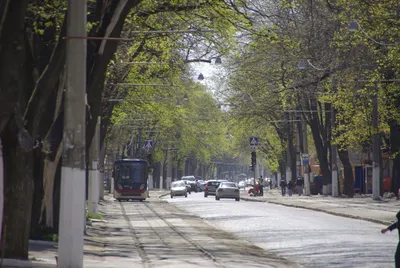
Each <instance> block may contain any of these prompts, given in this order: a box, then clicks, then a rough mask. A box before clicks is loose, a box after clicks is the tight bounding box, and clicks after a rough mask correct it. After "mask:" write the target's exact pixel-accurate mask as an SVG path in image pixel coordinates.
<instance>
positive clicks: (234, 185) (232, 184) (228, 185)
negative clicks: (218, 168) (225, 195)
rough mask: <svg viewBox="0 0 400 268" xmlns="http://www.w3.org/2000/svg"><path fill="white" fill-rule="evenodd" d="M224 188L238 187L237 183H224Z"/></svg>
mask: <svg viewBox="0 0 400 268" xmlns="http://www.w3.org/2000/svg"><path fill="white" fill-rule="evenodd" d="M221 186H222V187H236V183H234V182H223V183H222V184H221Z"/></svg>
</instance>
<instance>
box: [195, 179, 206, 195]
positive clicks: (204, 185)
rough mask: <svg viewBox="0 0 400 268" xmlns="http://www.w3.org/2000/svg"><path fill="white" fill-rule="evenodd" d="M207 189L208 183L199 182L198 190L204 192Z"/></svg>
mask: <svg viewBox="0 0 400 268" xmlns="http://www.w3.org/2000/svg"><path fill="white" fill-rule="evenodd" d="M205 188H206V182H205V181H203V180H197V190H198V191H199V192H203V191H204V190H205Z"/></svg>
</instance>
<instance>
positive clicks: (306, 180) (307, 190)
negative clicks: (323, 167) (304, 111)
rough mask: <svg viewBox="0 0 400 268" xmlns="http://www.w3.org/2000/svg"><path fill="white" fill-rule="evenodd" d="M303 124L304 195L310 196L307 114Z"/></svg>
mask: <svg viewBox="0 0 400 268" xmlns="http://www.w3.org/2000/svg"><path fill="white" fill-rule="evenodd" d="M302 126H303V127H302V129H303V166H304V195H307V196H308V195H311V187H310V173H309V171H310V168H309V165H310V163H309V161H310V156H309V155H308V137H307V121H306V116H305V115H304V119H303V122H302Z"/></svg>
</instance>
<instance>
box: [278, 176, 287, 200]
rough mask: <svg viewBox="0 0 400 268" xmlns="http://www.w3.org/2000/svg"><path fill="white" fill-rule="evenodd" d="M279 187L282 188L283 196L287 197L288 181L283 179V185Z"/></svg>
mask: <svg viewBox="0 0 400 268" xmlns="http://www.w3.org/2000/svg"><path fill="white" fill-rule="evenodd" d="M279 186H281V190H282V196H285V195H286V181H285V179H281V183H280V184H279Z"/></svg>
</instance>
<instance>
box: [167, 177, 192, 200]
mask: <svg viewBox="0 0 400 268" xmlns="http://www.w3.org/2000/svg"><path fill="white" fill-rule="evenodd" d="M187 193H188V192H187V188H186V184H185V182H184V181H174V182H172V183H171V191H170V195H171V198H174V196H184V197H187Z"/></svg>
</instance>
